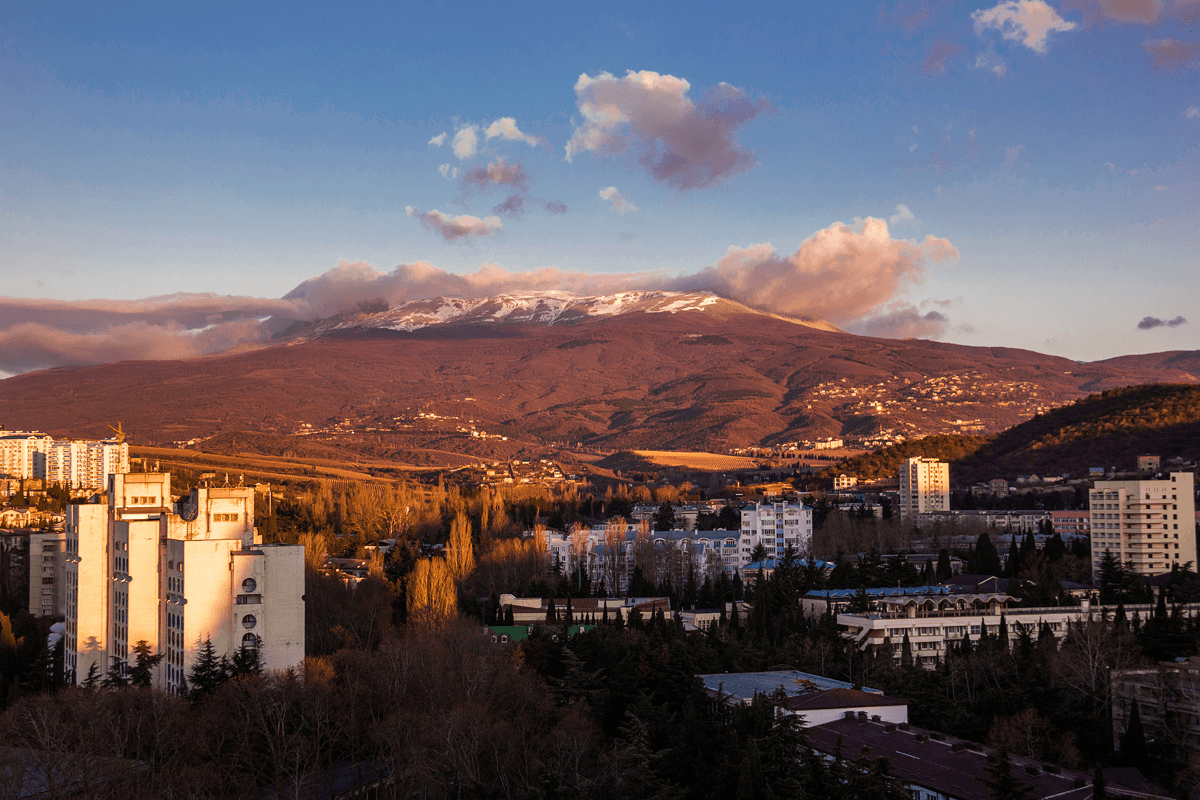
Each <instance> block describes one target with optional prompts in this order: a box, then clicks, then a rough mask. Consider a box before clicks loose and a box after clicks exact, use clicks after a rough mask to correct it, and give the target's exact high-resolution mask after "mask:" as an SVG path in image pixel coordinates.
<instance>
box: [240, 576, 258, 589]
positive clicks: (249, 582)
mask: <svg viewBox="0 0 1200 800" xmlns="http://www.w3.org/2000/svg"><path fill="white" fill-rule="evenodd" d="M257 588H258V581H256V580H254V578H246V580H244V581H242V591H243V592H253V591H254V590H255V589H257Z"/></svg>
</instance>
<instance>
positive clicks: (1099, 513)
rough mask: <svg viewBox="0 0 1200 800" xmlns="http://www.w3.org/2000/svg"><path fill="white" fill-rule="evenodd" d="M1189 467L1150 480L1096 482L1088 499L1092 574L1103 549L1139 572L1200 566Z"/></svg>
mask: <svg viewBox="0 0 1200 800" xmlns="http://www.w3.org/2000/svg"><path fill="white" fill-rule="evenodd" d="M1194 492H1195V485H1194V478H1193V476H1192V473H1190V472H1172V473H1171V477H1170V478H1163V479H1161V480H1152V481H1096V483H1095V484H1094V485H1093V487H1092V491H1091V494H1090V496H1089V498H1088V500H1089V503H1088V506H1089V514H1090V523H1089V524H1090V527H1091V531H1092V576H1093V577H1099V575H1100V563H1101V562H1102V561H1103V560H1104V553H1105V551H1110V552H1111V553H1112V554H1113V555H1114V556H1116V557H1117V560H1119V561H1120V562H1121V563H1122V564H1124V563H1131V564H1133V569H1134V571H1135V572H1137V573H1138V574H1140V575H1160V574H1162V573H1164V572H1170V571H1171V567H1172V566H1173V565H1175V564H1178V565H1179V566H1183V565H1184V564H1186V563H1188V562H1189V561H1190V562H1191V563H1192V567H1193V568H1195V566H1196V501H1195V494H1194Z"/></svg>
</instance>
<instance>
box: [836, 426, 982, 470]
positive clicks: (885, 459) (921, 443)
mask: <svg viewBox="0 0 1200 800" xmlns="http://www.w3.org/2000/svg"><path fill="white" fill-rule="evenodd" d="M987 442H988V438H987V437H986V436H964V435H961V434H953V433H946V434H939V435H936V436H926V437H925V438H924V439H913V440H912V441H908V442H901V443H900V444H893V445H888V446H887V447H881V448H880V449H878V450H876V451H875V452H873V453H863V454H862V455H861V456H855V457H854V458H851V459H850V460H848V461H845V462H843V463H842V464H840V465H839V466H837V467H830V468H829V469H827V470H825V472H823V473H822V475H823V476H824V477H827V478H832V477H835V476H836V475H838V474H841V473H845V474H847V475H854V476H856V477H858V478H859V479H860V480H863V479H867V480H869V479H872V478H894V477H896V476H897V475H898V474H899V472H900V462H902V461H904V460H905V459H908V458H913V457H914V456H921V457H923V458H936V459H939V460H941V461H958V460H959V459H962V458H965V457H966V456H968V455H970V454H971V453H974V452H976V451H977V450H979V448H981V447H983V446H984V445H986V444H987ZM952 477H953V476H952Z"/></svg>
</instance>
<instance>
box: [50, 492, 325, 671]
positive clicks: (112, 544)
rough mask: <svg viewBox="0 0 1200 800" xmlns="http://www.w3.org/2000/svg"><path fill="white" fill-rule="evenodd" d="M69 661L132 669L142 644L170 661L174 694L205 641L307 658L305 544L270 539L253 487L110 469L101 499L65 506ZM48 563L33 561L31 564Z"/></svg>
mask: <svg viewBox="0 0 1200 800" xmlns="http://www.w3.org/2000/svg"><path fill="white" fill-rule="evenodd" d="M61 536H62V545H63V551H64V556H63V561H64V562H65V567H64V569H63V575H62V584H63V588H62V600H61V603H62V606H63V613H64V615H65V617H66V635H65V656H64V658H65V667H66V672H67V674H68V676H71V677H73V679H74V680H75V681H76V682H82V681H83V680H84V679H85V677H86V676H87V674H88V671H89V670H90V669H91V667H92V665H95V666H96V669H97V671H98V672H99V673H101V674H104V673H105V672H107V671H108V670H109V669H110V668H113V667H115V668H117V669H121V670H125V669H128V667H129V665H130V664H131V663H132V659H133V656H132V649H133V647H134V646H136V644H137V643H138V642H139V641H141V640H145V641H146V642H147V643H148V644H149V646H150V649H151V651H152V652H155V653H164V654H166V658H165V659H163V661H162V662H161V663H160V664H159V665H158V666H157V668H156V670H155V675H154V685H155V686H156V687H158V688H160V689H164V690H167V691H178V690H180V689H181V688H182V686H183V685H184V680H185V677H186V675H187V672H188V671H189V670H190V668H191V666H192V664H193V663H194V661H195V658H196V655H197V653H198V651H199V648H201V647H202V646H204V644H205V642H206V641H211V642H212V644H213V647H214V648H215V650H216V652H217V653H218V654H228V655H232V654H233V653H234V652H235V651H236V650H237V649H238V648H239V647H257V648H258V649H259V653H260V656H261V658H262V662H263V664H264V666H265V667H266V668H267V669H269V670H280V669H286V668H288V667H297V666H299V665H300V664H301V662H302V661H303V659H304V548H303V546H300V545H265V544H263V543H262V539H261V537H260V536H259V535H258V533H257V531H256V530H255V528H254V490H253V489H252V488H243V487H236V488H208V487H201V488H198V489H193V490H192V491H191V493H190V494H189V495H187V496H184V497H183V498H182V499H180V500H179V501H178V502H176V501H175V500H174V499H173V497H172V495H171V476H170V475H169V474H166V473H144V474H142V473H122V474H117V475H113V476H110V478H109V483H108V492H107V495H106V496H105V498H104V500H103V502H101V503H93V504H88V505H72V506H69V507H68V508H67V520H66V528H65V531H63V533H62V534H61ZM39 566H41V564H40V562H38V563H31V572H32V571H33V570H34V569H37V568H38V567H39Z"/></svg>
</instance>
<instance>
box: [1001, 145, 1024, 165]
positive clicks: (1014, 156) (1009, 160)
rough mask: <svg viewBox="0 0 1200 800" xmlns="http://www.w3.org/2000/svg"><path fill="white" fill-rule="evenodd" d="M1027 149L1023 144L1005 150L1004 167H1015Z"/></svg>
mask: <svg viewBox="0 0 1200 800" xmlns="http://www.w3.org/2000/svg"><path fill="white" fill-rule="evenodd" d="M1024 149H1025V145H1023V144H1015V145H1013V146H1012V147H1006V148H1004V166H1006V167H1015V166H1016V165H1017V160H1018V159H1019V158H1020V157H1021V151H1022V150H1024Z"/></svg>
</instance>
